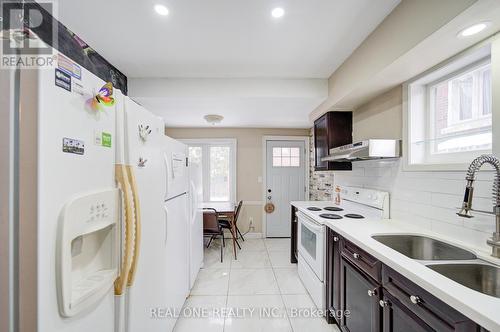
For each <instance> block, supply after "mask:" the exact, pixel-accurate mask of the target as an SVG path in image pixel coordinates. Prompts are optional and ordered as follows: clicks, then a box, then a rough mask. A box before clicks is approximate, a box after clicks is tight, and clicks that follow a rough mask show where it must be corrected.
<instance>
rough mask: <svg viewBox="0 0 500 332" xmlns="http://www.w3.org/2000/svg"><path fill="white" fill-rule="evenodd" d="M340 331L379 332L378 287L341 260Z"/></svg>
mask: <svg viewBox="0 0 500 332" xmlns="http://www.w3.org/2000/svg"><path fill="white" fill-rule="evenodd" d="M340 266H341V283H342V286H341V308H342V311H343V314H344V315H343V319H342V329H343V330H344V331H349V332H379V331H381V322H382V320H381V314H382V311H381V307H380V304H379V300H380V295H379V294H380V287H379V286H378V285H377V284H376V283H375V281H373V280H372V279H371V278H370V277H368V276H367V275H365V274H364V273H362V272H360V271H359V270H358V269H356V268H355V267H354V266H352V265H351V264H350V263H349V262H348V261H347V260H345V259H343V258H342V260H341V265H340Z"/></svg>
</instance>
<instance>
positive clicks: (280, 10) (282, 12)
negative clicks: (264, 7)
mask: <svg viewBox="0 0 500 332" xmlns="http://www.w3.org/2000/svg"><path fill="white" fill-rule="evenodd" d="M271 15H272V16H273V17H274V18H280V17H283V15H285V10H284V9H283V8H281V7H276V8H274V9H273V10H272V11H271Z"/></svg>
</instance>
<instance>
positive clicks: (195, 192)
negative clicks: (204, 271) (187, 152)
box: [188, 160, 203, 288]
mask: <svg viewBox="0 0 500 332" xmlns="http://www.w3.org/2000/svg"><path fill="white" fill-rule="evenodd" d="M188 167H189V201H190V204H189V207H190V211H189V230H188V232H189V287H190V288H193V286H194V282H195V281H196V277H197V276H198V272H199V271H200V268H201V267H202V265H203V204H202V203H203V170H202V167H201V165H200V164H199V163H194V162H192V161H191V160H190V161H189V165H188Z"/></svg>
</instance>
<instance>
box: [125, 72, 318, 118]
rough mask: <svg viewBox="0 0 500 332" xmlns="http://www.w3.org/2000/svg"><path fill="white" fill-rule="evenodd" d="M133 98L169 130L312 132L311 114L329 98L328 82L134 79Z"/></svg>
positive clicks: (132, 84) (303, 80)
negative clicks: (214, 120)
mask: <svg viewBox="0 0 500 332" xmlns="http://www.w3.org/2000/svg"><path fill="white" fill-rule="evenodd" d="M129 89H130V96H131V97H132V98H134V100H136V101H137V102H139V103H140V104H142V105H143V106H145V107H146V108H147V109H149V110H151V111H153V112H154V113H156V114H157V115H160V116H162V117H163V118H164V119H165V123H166V125H167V126H168V127H207V126H211V125H210V124H208V123H207V122H206V121H205V120H204V119H203V117H204V116H205V115H207V114H219V115H222V116H224V120H223V121H222V123H221V124H220V125H219V126H223V127H252V128H256V127H260V128H266V127H267V128H269V127H272V128H308V127H309V126H310V125H309V119H308V113H309V112H310V110H313V109H315V108H316V107H317V106H318V105H319V104H321V102H323V101H324V100H325V99H326V97H327V96H328V81H327V80H326V79H245V78H243V79H241V78H240V79H234V78H232V79H230V78H225V79H224V78H220V79H189V78H181V79H171V78H170V79H165V78H164V79H145V78H143V79H141V78H136V79H131V80H129Z"/></svg>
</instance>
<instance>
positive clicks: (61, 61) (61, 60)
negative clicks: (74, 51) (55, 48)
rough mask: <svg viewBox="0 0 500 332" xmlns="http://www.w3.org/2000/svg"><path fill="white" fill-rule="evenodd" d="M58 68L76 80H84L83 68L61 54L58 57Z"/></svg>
mask: <svg viewBox="0 0 500 332" xmlns="http://www.w3.org/2000/svg"><path fill="white" fill-rule="evenodd" d="M57 67H58V68H59V69H60V70H61V71H63V72H65V73H66V74H68V75H71V76H73V77H74V78H77V79H81V78H82V67H80V66H79V65H77V64H76V63H74V62H73V61H71V60H70V59H68V58H67V57H65V56H64V55H62V54H60V53H59V54H58V55H57Z"/></svg>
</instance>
